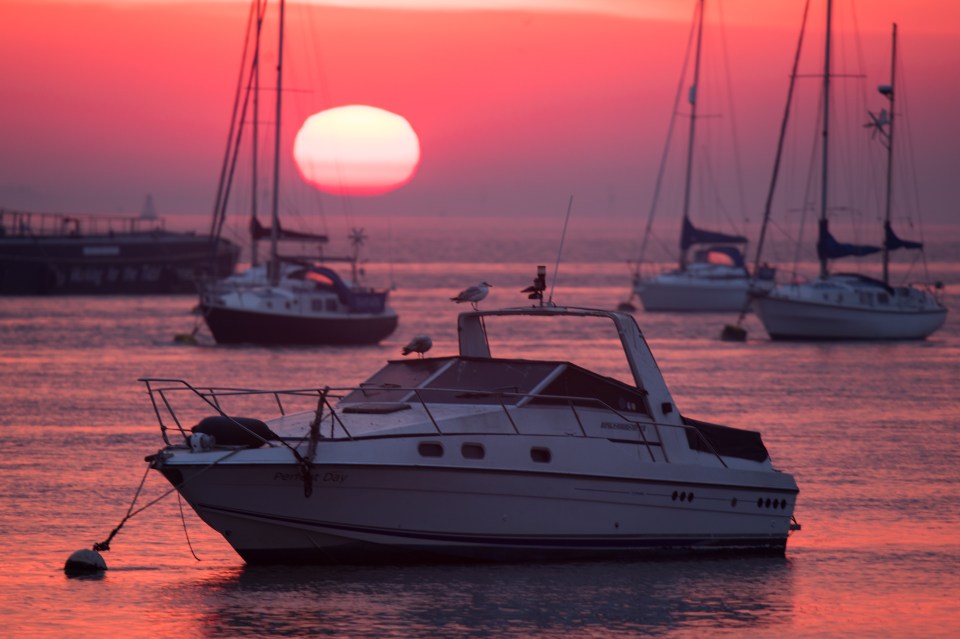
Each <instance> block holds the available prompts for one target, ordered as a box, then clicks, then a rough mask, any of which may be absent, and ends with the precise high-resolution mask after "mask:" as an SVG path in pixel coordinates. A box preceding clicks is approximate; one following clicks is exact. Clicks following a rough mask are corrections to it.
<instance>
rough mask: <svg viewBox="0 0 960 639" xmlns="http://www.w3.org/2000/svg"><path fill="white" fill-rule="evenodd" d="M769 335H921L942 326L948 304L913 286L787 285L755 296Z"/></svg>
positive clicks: (826, 337) (792, 337) (895, 337)
mask: <svg viewBox="0 0 960 639" xmlns="http://www.w3.org/2000/svg"><path fill="white" fill-rule="evenodd" d="M754 308H755V309H756V312H757V315H758V316H759V317H760V320H761V322H763V326H764V328H765V329H766V331H767V333H768V334H769V335H770V337H771V339H784V340H787V339H790V340H858V339H862V340H884V339H889V340H907V339H924V338H926V337H927V336H929V335H930V334H932V333H933V332H934V331H936V330H937V329H939V328H940V327H941V326H943V323H944V321H945V320H946V317H947V309H946V308H945V307H944V306H942V305H941V304H939V303H937V302H936V300H934V298H933V296H932V295H930V294H929V293H926V292H925V291H921V290H919V289H916V288H908V287H901V288H896V289H885V288H881V287H860V288H856V287H852V286H838V285H837V284H836V283H833V282H817V283H814V284H801V285H788V286H782V287H778V288H777V289H775V290H774V291H773V292H772V293H771V294H770V295H768V296H766V297H761V298H759V299H757V300H755V302H754Z"/></svg>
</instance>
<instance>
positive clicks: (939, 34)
mask: <svg viewBox="0 0 960 639" xmlns="http://www.w3.org/2000/svg"><path fill="white" fill-rule="evenodd" d="M453 1H454V0H451V1H450V2H447V3H445V4H446V5H447V6H452V4H453ZM340 4H347V3H346V2H342V3H340ZM395 4H403V5H406V6H411V5H415V4H416V3H415V2H414V1H413V0H410V1H409V2H406V3H403V2H401V3H395ZM503 4H504V5H506V6H507V7H508V8H507V9H504V10H500V11H485V12H480V11H475V10H462V11H451V10H447V11H430V10H416V9H410V8H408V9H406V10H386V9H374V8H365V9H357V8H345V7H342V6H341V7H336V8H331V7H319V8H317V7H315V8H313V9H310V10H305V9H304V8H303V7H298V6H295V5H294V6H291V7H290V8H289V12H290V13H289V16H290V17H289V22H288V40H287V42H288V44H289V48H288V50H287V51H288V53H287V55H288V57H289V66H288V69H289V70H290V74H289V75H290V77H288V78H287V79H286V80H285V83H286V85H287V86H288V87H292V88H294V89H296V91H291V92H290V94H289V95H288V98H289V99H288V104H290V105H291V107H292V108H300V109H303V110H305V111H310V110H311V109H312V110H320V109H322V108H329V107H333V106H339V105H343V104H351V103H358V104H369V105H372V106H376V107H380V108H384V109H388V110H390V111H393V112H395V113H398V114H400V115H402V116H404V117H405V118H406V119H407V120H408V121H409V122H410V123H411V124H412V126H413V127H414V129H415V130H416V131H417V132H418V134H419V135H420V140H421V147H422V152H423V157H422V162H421V166H420V169H419V171H418V173H417V175H416V177H415V178H414V179H413V180H412V181H411V182H410V183H409V184H408V185H407V186H405V187H403V188H401V189H399V190H397V191H395V192H392V193H390V194H387V195H383V196H379V197H376V198H364V199H357V200H355V202H354V203H353V204H352V206H353V209H354V210H355V211H357V212H358V214H359V213H362V212H365V211H369V212H370V213H371V214H387V213H390V214H400V215H402V214H419V215H423V214H426V215H433V214H442V215H447V216H455V215H474V216H476V215H485V214H486V215H490V214H497V215H502V214H506V215H515V214H543V213H548V214H551V215H559V214H560V213H561V212H562V210H563V209H564V208H565V206H566V201H567V198H568V197H569V196H570V195H571V194H572V195H574V197H575V201H576V202H577V208H578V209H580V210H583V211H584V212H587V211H589V213H590V214H591V215H604V216H613V217H616V216H619V217H625V218H633V219H637V218H640V217H644V216H645V215H646V211H647V208H648V207H649V202H650V198H651V191H652V187H653V182H654V178H655V175H656V171H657V167H658V163H659V158H660V154H661V151H662V147H663V143H664V137H665V133H666V125H667V123H668V122H669V115H670V110H671V104H672V98H673V94H674V92H675V90H676V87H677V82H678V78H679V72H680V68H681V64H682V60H683V55H684V51H685V44H686V38H687V34H688V31H689V27H690V24H689V23H690V18H691V17H692V15H693V2H692V0H690V1H687V0H655V1H651V2H647V3H643V2H639V1H638V2H627V1H626V0H624V1H622V2H620V1H616V0H613V1H610V2H607V3H605V4H604V3H589V2H585V3H584V4H585V6H593V7H601V8H603V9H604V10H603V11H596V12H585V11H581V12H571V11H566V12H564V11H561V10H559V8H558V9H556V10H554V9H551V7H553V6H556V7H564V6H570V5H572V4H575V3H571V2H569V1H568V2H561V1H560V0H557V1H556V2H555V3H551V2H550V1H548V0H542V1H540V2H536V1H535V0H527V1H526V2H523V1H521V0H517V1H516V2H511V0H504V1H503ZM712 4H714V5H715V4H717V3H712ZM820 4H821V3H820V2H814V8H813V9H812V11H813V12H814V13H813V15H814V26H815V27H816V28H817V29H819V25H820V22H821V17H820V16H821V14H822V8H821V7H820ZM837 4H838V5H844V6H846V5H848V4H849V2H848V0H837ZM248 6H249V5H248V3H247V2H245V1H243V0H238V1H237V2H219V3H202V2H166V1H164V0H151V1H146V0H144V1H139V0H127V1H121V0H115V1H114V2H97V1H91V2H78V1H76V0H70V1H67V0H29V1H28V2H21V1H20V0H2V2H0V77H2V79H3V81H2V83H0V114H2V118H0V139H2V140H3V152H2V153H0V207H5V208H25V209H29V210H36V211H61V212H104V213H116V212H131V213H135V212H137V211H138V210H139V208H140V206H141V205H142V203H143V201H144V198H145V196H146V194H147V193H151V194H153V197H154V200H155V202H156V205H157V208H158V209H159V210H160V211H161V213H204V212H206V211H208V210H210V209H211V208H212V204H213V199H214V193H215V188H216V179H217V176H218V173H219V167H220V162H221V156H222V153H223V148H224V145H225V143H226V135H227V125H228V116H229V109H230V105H231V101H232V95H233V88H234V84H235V82H236V77H237V73H238V69H239V64H240V51H241V46H242V38H243V30H244V25H245V20H246V15H247V11H248ZM510 7H515V8H514V9H510ZM958 7H960V5H957V4H956V3H954V2H950V1H947V0H939V1H933V0H915V1H914V2H910V3H905V2H892V1H890V2H881V1H879V0H876V1H873V2H861V6H860V7H859V8H858V11H859V14H858V16H857V21H858V22H859V27H860V31H861V34H862V41H863V52H864V53H863V55H864V58H865V60H866V65H867V70H868V74H869V76H870V80H869V86H870V87H871V89H870V90H871V92H872V90H873V89H872V87H873V86H874V85H875V84H877V83H878V82H882V81H886V76H887V74H888V66H889V48H888V47H889V42H888V39H889V30H890V23H891V22H893V21H897V22H898V23H899V25H900V30H901V52H902V56H903V57H902V59H903V63H904V65H905V66H904V68H905V69H906V72H907V77H906V87H907V89H908V90H909V91H910V96H909V105H910V119H911V122H912V139H913V145H914V147H915V155H916V160H917V174H918V176H919V177H920V189H921V197H922V201H923V204H924V207H923V221H924V222H925V223H926V222H934V223H935V222H944V223H949V222H953V221H954V220H955V219H956V218H957V215H956V213H955V212H954V209H955V203H956V202H957V201H958V200H960V197H958V196H960V193H958V187H957V184H958V181H957V179H956V173H957V170H958V168H960V133H958V131H960V127H958V126H957V124H956V117H955V115H954V111H955V104H957V102H958V100H957V97H958V96H957V94H958V92H960V85H958V83H957V81H956V78H957V71H956V70H957V69H958V68H960V8H958ZM722 8H723V14H724V17H725V25H726V40H727V48H728V52H729V56H730V60H731V63H730V77H731V79H732V81H733V100H734V105H735V109H736V113H735V115H736V120H737V122H738V130H739V135H740V143H739V144H740V153H741V158H742V162H743V173H744V182H745V195H746V206H747V208H750V209H755V210H756V211H757V214H756V215H753V216H752V217H754V218H757V217H759V211H760V210H762V203H763V196H764V193H765V189H766V184H767V181H768V179H769V174H770V166H771V162H772V157H773V151H774V145H775V141H776V139H775V138H776V134H777V128H778V126H779V120H780V117H781V113H782V109H783V100H784V96H785V94H786V88H787V76H788V73H789V67H790V63H791V60H792V55H793V50H794V47H795V44H796V36H797V32H798V30H799V25H800V16H801V12H802V1H801V0H789V1H787V0H781V1H778V2H774V3H771V2H769V0H727V1H726V2H724V3H723V5H722ZM624 9H626V11H624ZM640 9H644V10H647V9H649V13H650V14H651V15H655V16H663V17H657V18H649V17H643V16H639V15H638V13H639V10H640ZM627 14H630V15H627ZM671 16H672V17H671ZM716 16H717V13H716V7H713V8H708V11H707V17H708V22H710V21H711V20H714V19H715V18H716ZM811 28H814V27H811ZM716 33H717V30H716V29H714V30H713V34H714V35H715V34H716ZM811 37H813V36H811ZM718 42H719V40H717V38H714V45H713V46H714V47H715V48H714V50H715V51H720V50H721V49H720V48H719V45H718ZM811 42H816V41H815V40H811ZM811 47H812V48H814V49H815V48H816V46H815V45H811ZM307 60H309V62H306V61H307ZM808 71H809V72H811V73H813V72H814V69H813V68H812V67H810V66H808ZM317 79H320V80H321V81H320V82H315V80H317ZM874 104H876V105H877V108H879V106H880V105H879V102H874ZM311 112H312V111H311ZM307 115H309V112H305V113H303V114H302V115H294V116H290V117H289V119H288V121H287V122H288V127H287V128H289V130H285V134H284V135H285V139H287V140H288V141H289V140H292V137H293V135H294V133H295V131H296V124H298V123H299V120H301V119H302V118H303V117H306V116H307ZM285 117H286V116H285ZM727 117H728V116H727V115H726V114H725V115H723V116H722V117H720V118H716V119H717V120H722V119H723V118H727ZM678 135H679V133H678ZM284 173H285V174H286V175H288V176H289V175H293V174H294V170H293V169H292V168H291V167H289V166H287V167H285V168H284ZM717 179H722V178H717Z"/></svg>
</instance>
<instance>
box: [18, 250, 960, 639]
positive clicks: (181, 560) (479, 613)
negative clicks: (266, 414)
mask: <svg viewBox="0 0 960 639" xmlns="http://www.w3.org/2000/svg"><path fill="white" fill-rule="evenodd" d="M494 259H497V256H495V255H494V256H493V259H487V260H484V261H487V262H491V261H493V260H494ZM535 264H536V263H535V262H529V263H528V262H522V263H519V262H516V261H510V260H507V261H506V262H505V263H500V264H491V263H486V264H484V263H480V264H478V263H463V262H455V263H428V264H421V263H416V262H411V261H408V262H406V263H399V264H395V265H393V266H390V267H388V266H387V265H386V264H374V265H371V266H370V267H369V268H368V270H369V272H370V274H371V276H372V277H373V278H374V280H376V279H380V280H381V281H387V280H389V279H392V280H393V281H395V282H396V283H397V285H398V288H397V290H396V291H395V293H394V295H393V298H392V299H393V305H394V306H395V308H396V309H397V310H398V312H399V313H400V315H401V324H400V328H399V330H398V331H397V333H396V334H395V335H394V336H392V337H391V338H390V339H388V340H387V341H385V342H384V343H383V344H381V345H380V346H376V347H368V348H353V349H345V348H310V349H293V348H258V347H252V346H250V347H218V346H215V345H213V344H212V341H210V340H209V339H206V340H205V343H204V344H202V345H200V346H194V347H191V346H179V345H175V344H174V343H173V339H172V338H173V336H174V335H175V334H177V333H183V332H189V331H190V330H191V329H192V328H193V326H194V322H195V321H196V318H195V316H194V315H192V314H191V307H192V306H193V305H194V303H195V299H193V298H191V297H187V296H172V297H160V298H140V297H119V298H103V299H98V298H91V297H81V298H47V299H28V298H7V299H0V345H2V349H0V420H2V424H3V426H2V428H3V438H2V440H0V442H2V443H0V446H2V448H0V534H2V538H3V540H4V541H5V544H4V545H5V547H6V549H7V550H6V552H7V555H6V558H5V560H4V561H2V562H0V636H15V637H28V636H29V637H54V636H56V637H62V636H69V637H74V636H117V637H147V636H150V637H173V636H176V637H238V636H256V637H290V636H306V635H315V636H331V637H333V636H338V637H377V638H393V637H396V638H399V637H524V638H529V637H634V636H640V635H652V636H665V637H692V636H697V637H699V636H737V637H741V636H749V637H784V636H788V637H821V636H831V637H851V636H855V637H866V636H877V637H889V636H893V637H897V636H899V637H907V636H911V637H912V636H922V637H954V636H958V635H960V603H958V601H960V596H958V595H960V532H958V530H960V496H958V493H960V434H958V433H960V402H958V396H960V268H958V267H957V266H955V263H954V262H951V263H949V264H947V265H946V266H944V265H943V264H940V265H939V266H937V265H935V268H939V269H940V272H939V273H935V274H936V275H937V276H938V277H941V278H942V279H944V280H945V281H946V283H947V285H948V297H947V303H948V306H950V308H951V314H950V316H949V318H948V320H947V325H946V326H945V327H944V328H943V329H942V330H941V331H940V332H938V333H937V334H935V335H934V336H933V337H932V338H930V339H928V340H926V341H924V342H918V343H893V344H876V343H874V344H781V343H772V342H770V341H768V340H767V338H766V335H765V334H764V332H763V330H762V327H761V326H760V324H759V322H758V321H757V320H756V319H755V318H753V317H752V316H751V317H748V318H747V321H746V324H745V326H746V328H747V329H748V331H749V334H750V339H749V341H748V342H747V343H739V344H731V343H725V342H722V341H720V340H719V339H718V336H719V332H720V329H721V328H722V326H723V325H724V324H725V323H727V322H729V321H731V319H732V318H730V317H729V316H724V315H686V316H684V315H679V316H678V315H669V314H661V315H654V314H645V313H643V312H642V311H638V312H637V314H636V316H637V319H638V321H639V323H640V326H641V328H642V329H643V330H644V332H645V334H646V335H647V338H648V340H649V342H650V344H651V347H652V348H653V350H654V354H655V356H656V357H657V359H658V361H659V363H660V366H661V368H662V370H663V373H664V375H665V377H666V379H667V382H668V384H669V385H670V386H671V389H672V391H673V393H674V397H675V399H676V401H677V404H678V405H679V407H680V409H681V410H682V411H683V412H684V413H685V414H687V415H690V416H691V417H697V418H702V419H708V420H712V421H717V422H721V423H728V424H731V425H734V426H740V427H745V428H751V429H757V430H760V431H762V433H763V436H764V440H765V442H766V444H767V447H768V448H769V450H770V451H771V454H772V456H773V459H774V463H775V465H776V466H777V467H778V468H780V469H783V470H785V471H788V472H791V473H793V474H794V475H795V476H796V478H797V481H798V483H799V485H800V489H801V493H800V498H799V502H798V507H797V512H796V514H797V518H798V520H799V521H800V523H801V524H802V525H803V529H802V530H801V531H800V532H798V533H795V534H794V535H793V536H792V537H791V539H790V541H789V544H788V548H787V553H786V557H785V558H774V559H771V558H722V559H721V558H709V559H702V558H701V559H687V560H649V561H639V562H629V563H616V562H604V563H574V564H552V565H518V564H509V565H453V566H443V567H409V566H408V567H402V568H399V567H377V568H371V567H362V568H360V567H339V568H315V567H309V568H308V567H304V568H297V567H294V568H291V567H283V568H269V567H256V568H248V567H245V566H244V565H243V563H242V562H241V560H240V559H239V557H238V556H237V555H235V554H234V553H233V551H232V550H231V549H230V548H229V546H228V545H227V544H226V542H224V541H223V540H222V539H221V538H220V537H219V536H218V535H216V534H215V533H213V532H211V531H209V530H208V529H207V528H206V526H205V525H204V524H203V523H202V522H201V521H200V520H199V519H198V518H197V517H196V516H195V515H194V514H193V512H192V511H191V510H190V509H189V508H188V507H187V506H186V505H185V504H184V505H183V510H182V511H181V505H180V504H179V503H178V501H177V498H176V496H175V495H171V496H168V497H166V498H164V499H162V500H160V501H158V502H157V503H156V504H155V505H153V506H151V507H149V508H147V509H146V510H144V511H142V512H140V513H138V514H137V515H135V516H134V517H133V518H131V519H130V520H129V521H128V522H127V523H126V525H125V526H124V527H123V529H122V530H121V531H120V532H119V534H118V535H117V536H116V537H115V539H114V540H113V542H112V545H111V546H112V548H111V550H110V551H109V552H106V553H104V556H105V559H106V560H107V563H108V565H109V566H110V570H109V571H107V572H106V573H105V574H104V575H103V576H102V577H100V578H96V579H68V578H66V577H65V576H64V574H63V572H62V566H63V563H64V561H65V560H66V558H67V557H68V556H69V555H70V553H72V552H73V551H75V550H77V549H80V548H85V547H86V548H89V547H90V546H91V545H92V544H93V543H94V542H98V541H102V540H104V539H106V538H107V536H108V535H109V534H110V531H111V530H112V529H113V528H114V526H116V525H117V524H118V523H119V522H120V520H121V519H122V518H123V516H124V514H125V513H126V512H127V510H128V507H129V506H130V503H131V500H132V499H133V497H134V493H135V491H136V489H137V487H138V485H139V484H140V481H141V478H142V477H143V474H144V471H145V468H146V464H145V463H144V461H143V458H144V456H145V455H148V454H151V453H153V452H155V451H156V450H157V449H158V448H160V446H161V444H162V441H161V439H160V434H159V430H158V428H157V426H156V423H155V420H154V416H153V414H152V409H151V407H150V404H149V401H148V398H147V395H146V393H145V391H144V389H143V387H142V385H141V384H139V383H138V382H137V378H139V377H141V376H146V375H150V376H169V377H181V378H185V379H188V380H190V381H192V382H195V383H197V384H201V385H202V384H206V385H230V386H250V387H274V388H291V387H297V388H301V387H305V386H313V385H317V386H322V385H325V384H331V385H346V384H355V383H357V382H359V381H361V380H362V379H363V378H364V377H366V375H367V374H369V373H371V372H373V371H374V370H375V369H377V368H379V366H380V365H382V363H383V362H384V361H385V360H386V359H388V358H395V357H399V350H400V347H401V346H402V345H403V344H404V343H406V341H407V340H408V339H409V338H410V337H411V336H412V335H414V334H416V333H428V334H430V335H432V336H433V339H434V343H435V345H434V351H433V354H446V353H450V352H452V351H453V349H454V348H455V338H456V329H455V323H454V322H455V316H456V312H457V310H458V309H457V308H456V306H455V305H454V304H453V303H451V302H450V301H449V300H448V298H449V297H450V296H451V295H453V294H455V293H456V292H457V291H458V290H460V289H461V288H463V287H464V286H466V285H468V284H472V283H475V282H477V281H480V280H487V281H489V282H491V283H493V284H494V289H493V292H492V294H491V297H490V298H489V299H488V301H487V302H486V303H485V306H486V307H495V306H499V305H515V304H518V303H521V302H522V298H521V297H520V296H519V294H518V293H517V291H519V289H521V288H523V287H524V286H526V285H527V284H529V283H530V280H531V279H532V277H533V274H534V267H535ZM548 273H550V274H551V275H552V265H551V266H550V267H549V269H548ZM627 283H628V274H627V271H626V268H625V267H624V265H623V264H622V263H610V262H604V261H602V260H600V261H594V262H582V263H572V264H565V265H564V266H563V267H562V268H561V275H560V285H559V286H558V288H557V292H556V294H555V299H556V301H559V302H561V303H567V304H573V305H586V306H599V307H606V308H613V307H614V306H616V304H617V303H618V302H619V301H621V300H622V299H624V297H625V290H626V288H627ZM563 347H564V348H565V349H569V350H570V351H575V352H577V353H581V354H585V355H586V356H587V357H588V358H589V357H590V356H591V349H592V348H593V346H592V345H591V344H582V343H576V342H574V343H571V344H566V345H563ZM557 356H558V357H563V356H564V354H563V353H558V354H557ZM597 357H599V356H597ZM166 489H167V486H166V485H165V484H164V482H163V481H161V478H160V477H159V476H157V475H156V474H155V473H150V475H149V476H148V477H147V479H146V484H145V486H144V491H143V493H142V494H141V497H140V500H139V501H138V504H143V503H145V502H146V501H147V500H149V499H152V498H154V497H159V496H160V495H162V494H163V493H164V492H165V491H166ZM191 549H192V551H191ZM192 552H193V553H195V555H196V558H195V557H194V554H192Z"/></svg>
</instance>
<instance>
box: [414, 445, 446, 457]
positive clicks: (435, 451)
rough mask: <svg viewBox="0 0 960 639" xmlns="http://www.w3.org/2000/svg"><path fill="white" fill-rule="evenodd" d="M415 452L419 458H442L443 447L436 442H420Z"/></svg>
mask: <svg viewBox="0 0 960 639" xmlns="http://www.w3.org/2000/svg"><path fill="white" fill-rule="evenodd" d="M417 451H418V452H419V453H420V456H421V457H443V445H441V444H438V443H437V442H420V444H419V445H418V446H417Z"/></svg>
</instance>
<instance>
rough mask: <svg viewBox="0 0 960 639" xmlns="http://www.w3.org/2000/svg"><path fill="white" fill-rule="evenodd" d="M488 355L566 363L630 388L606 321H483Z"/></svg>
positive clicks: (622, 358) (492, 318)
mask: <svg viewBox="0 0 960 639" xmlns="http://www.w3.org/2000/svg"><path fill="white" fill-rule="evenodd" d="M483 325H484V329H485V332H486V336H487V344H488V345H489V347H490V355H491V356H493V357H500V358H523V359H537V360H547V359H555V358H556V357H557V355H558V354H561V357H563V359H565V360H566V361H569V362H573V363H575V364H577V365H579V366H581V367H583V368H586V369H589V370H591V371H596V372H597V373H599V374H601V375H604V376H607V377H612V378H614V379H617V380H620V381H621V382H624V383H627V384H630V385H633V382H634V379H633V373H632V372H631V370H630V363H629V361H627V356H626V354H625V353H624V350H623V343H622V342H621V341H620V335H619V334H618V333H617V330H616V327H615V326H614V325H613V323H612V322H611V321H610V319H609V318H607V317H603V316H598V317H590V316H582V315H579V316H568V315H549V314H544V315H540V316H537V317H532V318H531V317H529V316H525V315H490V316H486V317H484V318H483Z"/></svg>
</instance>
